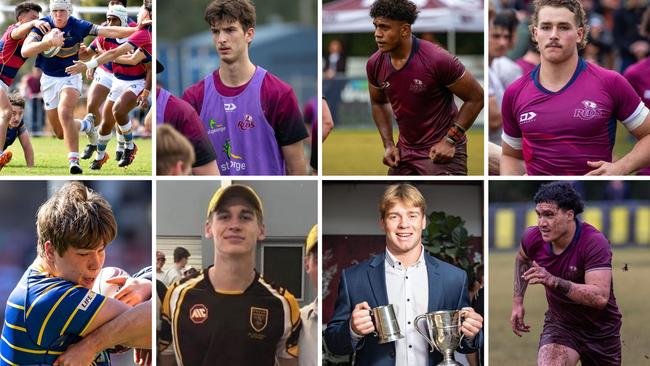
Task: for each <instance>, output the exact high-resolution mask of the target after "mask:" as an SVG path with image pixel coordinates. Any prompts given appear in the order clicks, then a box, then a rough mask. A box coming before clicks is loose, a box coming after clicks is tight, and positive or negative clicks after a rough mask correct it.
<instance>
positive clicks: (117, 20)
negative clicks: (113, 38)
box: [106, 15, 126, 27]
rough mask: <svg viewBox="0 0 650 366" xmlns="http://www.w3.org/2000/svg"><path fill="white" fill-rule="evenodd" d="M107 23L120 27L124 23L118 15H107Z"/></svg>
mask: <svg viewBox="0 0 650 366" xmlns="http://www.w3.org/2000/svg"><path fill="white" fill-rule="evenodd" d="M106 25H109V26H111V27H118V26H120V25H122V21H121V20H120V18H118V17H116V16H113V15H109V16H107V17H106ZM125 25H126V24H125Z"/></svg>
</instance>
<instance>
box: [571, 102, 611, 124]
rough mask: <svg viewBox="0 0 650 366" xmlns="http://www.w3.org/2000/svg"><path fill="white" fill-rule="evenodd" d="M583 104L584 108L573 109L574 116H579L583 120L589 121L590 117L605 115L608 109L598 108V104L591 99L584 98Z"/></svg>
mask: <svg viewBox="0 0 650 366" xmlns="http://www.w3.org/2000/svg"><path fill="white" fill-rule="evenodd" d="M582 105H583V106H584V108H576V109H575V110H574V111H573V117H578V118H580V119H581V120H584V121H588V120H590V119H594V118H600V117H604V116H605V113H606V111H605V110H604V109H602V108H598V104H596V103H594V102H592V101H591V100H587V99H585V100H583V101H582Z"/></svg>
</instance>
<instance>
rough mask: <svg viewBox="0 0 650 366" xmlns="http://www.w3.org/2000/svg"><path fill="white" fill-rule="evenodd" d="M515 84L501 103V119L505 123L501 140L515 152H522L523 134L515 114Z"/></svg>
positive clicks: (507, 91) (507, 90)
mask: <svg viewBox="0 0 650 366" xmlns="http://www.w3.org/2000/svg"><path fill="white" fill-rule="evenodd" d="M516 85H518V84H517V83H514V84H512V85H510V87H508V89H506V92H505V93H504V94H503V101H502V102H501V119H502V121H503V134H502V135H501V139H502V140H503V141H504V142H505V143H506V144H508V145H509V146H510V147H512V148H513V149H515V150H521V142H522V134H521V129H520V128H519V124H518V123H517V119H516V118H515V113H514V99H515V88H513V87H514V86H516Z"/></svg>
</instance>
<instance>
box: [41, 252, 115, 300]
mask: <svg viewBox="0 0 650 366" xmlns="http://www.w3.org/2000/svg"><path fill="white" fill-rule="evenodd" d="M48 244H49V242H47V243H46V244H45V250H46V252H47V256H48V261H49V262H50V263H51V267H52V268H53V270H54V273H52V274H53V275H54V276H56V277H60V278H63V279H64V280H68V281H71V282H74V283H76V284H79V285H81V286H83V287H85V288H88V289H90V288H92V287H93V284H94V283H95V279H96V278H97V276H98V275H99V271H100V270H101V269H102V267H103V266H104V259H105V256H106V253H105V251H104V249H105V247H104V246H103V245H102V246H100V247H98V248H95V249H77V248H73V247H69V248H68V250H66V251H65V253H63V256H59V253H57V251H56V250H54V246H52V245H51V244H50V245H48Z"/></svg>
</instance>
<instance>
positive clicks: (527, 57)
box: [523, 51, 539, 65]
mask: <svg viewBox="0 0 650 366" xmlns="http://www.w3.org/2000/svg"><path fill="white" fill-rule="evenodd" d="M523 60H524V61H526V62H529V63H531V64H534V65H537V64H538V63H539V54H538V53H535V52H533V51H528V52H526V53H525V54H524V57H523Z"/></svg>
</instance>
